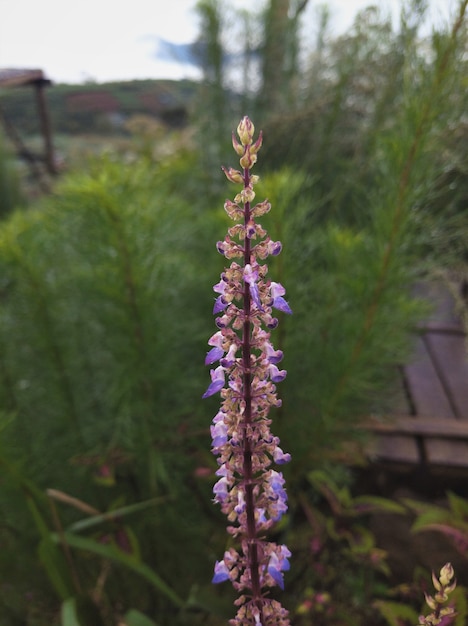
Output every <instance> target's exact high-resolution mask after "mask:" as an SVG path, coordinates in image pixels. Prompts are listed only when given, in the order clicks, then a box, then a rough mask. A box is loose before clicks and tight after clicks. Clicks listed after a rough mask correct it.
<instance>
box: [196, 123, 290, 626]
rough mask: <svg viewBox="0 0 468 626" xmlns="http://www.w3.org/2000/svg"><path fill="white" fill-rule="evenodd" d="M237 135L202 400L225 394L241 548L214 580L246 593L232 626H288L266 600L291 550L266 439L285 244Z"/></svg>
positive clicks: (224, 431) (233, 518)
mask: <svg viewBox="0 0 468 626" xmlns="http://www.w3.org/2000/svg"><path fill="white" fill-rule="evenodd" d="M237 133H238V136H239V139H240V143H239V141H238V140H237V139H236V137H235V136H234V134H233V147H234V150H235V151H236V152H237V154H238V155H239V157H240V165H241V167H242V171H240V170H235V169H233V168H229V169H227V168H223V170H224V173H225V174H226V176H227V178H228V180H230V181H231V182H233V183H237V184H239V185H242V189H241V190H240V191H239V193H238V194H237V195H236V197H235V198H234V202H232V201H231V200H226V203H225V205H224V208H225V210H226V213H227V214H228V216H229V217H230V218H231V219H232V220H234V221H236V222H238V223H236V224H235V225H234V226H232V227H231V228H229V230H228V234H227V236H226V237H225V239H224V241H219V242H218V243H217V249H218V252H220V253H221V254H223V255H224V256H225V257H226V259H230V260H231V264H230V266H229V267H228V268H226V269H225V270H224V271H223V273H222V274H221V280H220V281H219V282H218V283H217V284H216V285H215V286H214V291H215V293H216V294H217V295H216V299H215V303H214V308H213V313H214V314H215V315H217V317H216V326H217V328H218V330H217V332H215V333H214V335H213V336H212V337H211V338H210V339H209V341H208V345H209V346H210V347H211V349H210V350H209V352H208V353H207V355H206V360H205V363H206V364H207V365H214V364H217V365H216V366H215V367H213V369H212V370H211V383H210V385H209V387H208V389H207V390H206V392H205V393H204V395H203V397H204V398H207V397H209V396H212V395H214V394H216V393H218V392H220V394H221V398H222V403H221V408H220V410H219V411H218V413H217V414H216V416H215V417H214V419H213V423H212V426H211V435H212V439H213V447H212V451H213V453H214V454H215V455H216V456H217V460H218V465H219V468H218V470H217V472H216V475H217V476H218V480H217V482H216V484H215V485H214V487H213V493H214V501H215V502H216V503H218V504H219V505H220V506H221V509H222V511H223V512H224V513H225V515H226V516H227V519H228V521H229V523H230V525H229V526H228V532H229V533H230V534H231V535H232V537H233V539H234V543H235V545H237V546H238V549H235V548H230V549H229V550H227V551H226V552H225V553H224V556H223V558H222V560H221V561H217V562H216V565H215V572H214V577H213V582H214V583H220V582H223V581H226V580H230V581H231V582H232V584H233V586H234V588H235V589H236V590H237V591H238V592H239V594H241V595H240V597H239V598H238V600H237V601H236V604H237V605H238V607H239V609H238V612H237V615H236V617H235V619H233V620H231V622H230V624H231V625H232V626H241V625H243V626H247V625H251V626H286V625H287V624H289V620H288V613H287V611H286V610H285V609H284V608H283V607H282V606H281V605H280V604H279V603H278V602H277V601H275V600H272V599H271V598H269V597H267V594H268V589H269V588H271V587H274V586H279V587H280V588H281V589H282V588H283V586H284V582H283V572H284V571H286V570H288V569H289V562H288V558H289V556H290V552H289V550H288V548H287V547H286V546H285V545H278V544H276V543H274V542H271V541H268V540H267V539H266V533H267V531H268V530H269V529H270V528H271V527H272V525H273V524H275V523H276V522H278V520H279V519H280V518H281V516H282V515H283V514H284V513H285V511H286V510H287V504H286V502H287V495H286V491H285V488H284V478H283V475H282V473H281V472H279V471H276V470H275V469H273V468H272V465H273V464H274V463H275V464H277V465H281V464H284V463H287V462H288V461H289V460H290V455H289V454H288V453H285V452H283V450H282V449H281V447H280V441H279V439H278V437H275V436H273V435H272V433H271V432H270V424H271V420H270V419H269V418H268V414H269V411H270V408H271V407H279V406H280V405H281V401H280V400H279V399H278V397H277V394H276V384H277V383H279V382H281V381H282V380H284V378H285V377H286V371H285V370H283V369H280V367H279V363H280V361H281V360H282V358H283V353H282V351H281V350H275V348H274V347H273V345H272V343H271V341H270V333H271V330H273V329H274V328H276V326H277V324H278V320H277V318H276V317H275V316H274V315H275V310H276V311H280V312H282V313H288V314H289V313H291V309H290V307H289V304H288V303H287V301H286V300H285V299H284V296H285V289H284V287H283V286H282V285H281V284H279V283H276V282H273V281H271V280H268V279H267V272H268V267H267V265H266V263H264V262H263V263H262V261H265V259H266V258H267V257H268V256H269V255H273V256H276V255H278V254H279V253H280V252H281V243H280V242H279V241H272V240H271V239H270V237H269V236H268V234H267V232H266V231H265V230H264V229H263V228H262V226H261V225H260V224H259V223H258V222H257V221H256V220H257V218H259V217H261V216H262V215H265V214H266V213H267V212H268V211H269V210H270V208H271V207H270V203H269V202H268V201H267V200H265V201H263V202H259V203H257V204H255V205H254V206H253V205H252V204H253V200H254V198H255V192H254V185H255V183H256V182H257V181H258V176H255V175H252V174H251V172H250V170H251V168H252V167H253V165H254V164H255V162H256V160H257V152H258V150H259V149H260V147H261V145H262V135H261V133H260V135H259V137H258V139H257V140H256V141H254V140H253V135H254V126H253V124H252V122H251V121H250V120H249V118H248V117H244V118H243V120H241V122H240V124H239V126H238V128H237ZM235 259H238V260H239V262H238V261H236V260H235Z"/></svg>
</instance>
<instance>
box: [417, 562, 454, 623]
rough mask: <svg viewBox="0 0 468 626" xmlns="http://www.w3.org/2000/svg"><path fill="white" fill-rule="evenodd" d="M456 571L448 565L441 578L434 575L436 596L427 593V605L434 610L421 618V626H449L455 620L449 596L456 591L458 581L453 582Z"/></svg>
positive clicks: (442, 570)
mask: <svg viewBox="0 0 468 626" xmlns="http://www.w3.org/2000/svg"><path fill="white" fill-rule="evenodd" d="M454 575H455V574H454V571H453V567H452V565H451V563H446V564H445V565H444V567H443V568H442V569H441V570H440V574H439V578H437V576H436V575H435V574H434V573H432V583H433V585H434V587H435V589H436V591H437V593H436V594H435V595H434V596H430V595H429V594H427V593H426V604H427V606H428V607H429V608H430V609H432V613H430V614H429V615H425V616H424V615H421V616H420V617H419V624H420V626H449V624H452V623H453V621H454V620H455V617H456V613H455V609H454V608H453V606H447V602H448V599H449V595H450V594H451V593H452V591H454V590H455V588H456V586H457V581H456V580H453V577H454Z"/></svg>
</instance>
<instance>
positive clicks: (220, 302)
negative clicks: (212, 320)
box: [213, 296, 229, 315]
mask: <svg viewBox="0 0 468 626" xmlns="http://www.w3.org/2000/svg"><path fill="white" fill-rule="evenodd" d="M228 304H229V302H226V300H225V299H224V296H218V297H217V298H216V300H215V303H214V305H213V315H216V313H221V311H224V309H225V308H226V307H227V305H228Z"/></svg>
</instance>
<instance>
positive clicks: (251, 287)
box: [249, 283, 263, 311]
mask: <svg viewBox="0 0 468 626" xmlns="http://www.w3.org/2000/svg"><path fill="white" fill-rule="evenodd" d="M249 291H250V295H251V296H252V300H253V301H254V302H255V304H256V306H257V308H258V309H259V310H260V311H263V307H262V302H261V300H260V294H259V292H258V287H257V285H256V284H255V283H251V284H250V285H249Z"/></svg>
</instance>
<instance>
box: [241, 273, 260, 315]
mask: <svg viewBox="0 0 468 626" xmlns="http://www.w3.org/2000/svg"><path fill="white" fill-rule="evenodd" d="M244 280H245V282H246V283H247V284H248V285H249V291H250V295H251V296H252V300H253V301H254V302H255V304H256V306H257V308H258V309H259V311H263V307H262V302H261V300H260V294H259V292H258V286H257V281H258V270H254V269H252V266H251V265H250V264H249V263H248V264H247V265H246V266H245V267H244Z"/></svg>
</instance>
